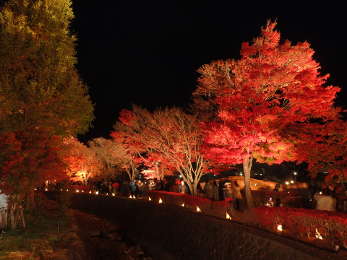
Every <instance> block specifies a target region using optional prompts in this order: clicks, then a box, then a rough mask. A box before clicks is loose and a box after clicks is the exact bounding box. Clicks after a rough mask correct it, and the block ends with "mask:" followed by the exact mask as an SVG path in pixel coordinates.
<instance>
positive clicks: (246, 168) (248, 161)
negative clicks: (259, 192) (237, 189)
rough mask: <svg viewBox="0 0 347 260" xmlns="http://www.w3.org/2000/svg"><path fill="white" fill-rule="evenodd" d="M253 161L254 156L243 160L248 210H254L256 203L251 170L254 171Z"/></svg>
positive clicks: (248, 156)
mask: <svg viewBox="0 0 347 260" xmlns="http://www.w3.org/2000/svg"><path fill="white" fill-rule="evenodd" d="M252 161H253V157H252V155H247V156H246V157H244V158H243V173H244V182H245V195H246V202H247V208H249V209H250V208H254V201H253V196H252V192H251V183H250V179H251V169H252Z"/></svg>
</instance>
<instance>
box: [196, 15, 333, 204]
mask: <svg viewBox="0 0 347 260" xmlns="http://www.w3.org/2000/svg"><path fill="white" fill-rule="evenodd" d="M275 26H276V23H274V22H268V23H267V25H266V26H265V27H263V28H262V29H261V35H260V36H259V37H257V38H255V39H254V40H253V41H252V42H251V43H247V42H246V43H243V44H242V47H241V58H240V59H239V60H225V61H215V62H212V63H211V64H207V65H204V66H202V68H201V69H200V70H199V72H200V73H201V76H200V78H199V82H198V88H197V90H196V91H195V93H194V95H195V96H196V97H199V98H201V97H203V98H204V99H206V100H209V102H210V103H212V104H214V105H215V106H216V108H217V110H216V114H215V116H216V119H215V120H211V121H209V122H206V123H205V124H204V126H203V127H204V132H205V142H206V145H205V152H206V156H207V157H208V158H210V159H212V160H214V161H216V162H221V163H225V164H238V163H242V164H243V169H244V177H245V191H246V199H247V203H248V206H249V207H252V206H253V200H252V195H251V192H250V182H249V179H250V172H251V167H252V162H253V159H256V160H257V161H259V162H266V163H269V164H271V163H281V162H282V161H285V160H296V159H297V153H296V150H295V147H294V145H295V140H293V138H285V136H286V129H287V128H288V126H292V125H307V124H310V123H312V122H313V121H314V120H319V121H320V123H324V122H326V121H328V120H331V119H332V117H334V116H336V111H334V112H332V104H333V100H334V98H335V95H336V93H337V92H338V91H339V88H337V87H333V86H324V84H325V83H326V80H327V78H328V75H323V76H322V75H320V72H319V69H320V65H319V63H318V62H316V61H315V60H314V59H313V54H314V51H313V50H312V49H311V48H310V45H309V43H307V42H302V43H297V44H296V45H293V44H292V43H291V42H290V41H288V40H287V41H285V42H283V43H281V42H280V33H279V32H278V31H276V30H275ZM307 129H309V128H307Z"/></svg>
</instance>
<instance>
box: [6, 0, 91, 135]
mask: <svg viewBox="0 0 347 260" xmlns="http://www.w3.org/2000/svg"><path fill="white" fill-rule="evenodd" d="M72 18H73V12H72V9H71V1H70V0H34V1H32V0H20V1H17V0H9V1H8V2H7V3H6V4H5V6H4V7H3V8H2V10H1V12H0V101H1V102H0V112H1V117H0V131H5V130H6V131H18V130H19V131H22V130H26V131H32V130H34V129H39V128H41V127H44V128H45V130H47V129H50V131H51V132H53V133H54V134H64V135H75V134H77V133H82V132H84V131H86V130H87V129H88V128H89V124H90V121H91V119H92V112H93V106H92V104H91V102H90V99H89V96H88V94H87V89H86V87H85V86H84V84H83V83H82V82H81V80H80V79H79V76H78V74H77V71H76V68H75V64H76V57H75V54H76V53H75V40H76V38H75V36H73V35H71V34H70V32H69V26H70V22H71V19H72ZM29 129H30V130H29Z"/></svg>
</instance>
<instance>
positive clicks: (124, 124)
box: [115, 107, 207, 195]
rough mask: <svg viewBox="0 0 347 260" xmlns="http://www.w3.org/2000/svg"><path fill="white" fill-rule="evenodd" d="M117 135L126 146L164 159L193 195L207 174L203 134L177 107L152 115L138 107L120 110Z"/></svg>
mask: <svg viewBox="0 0 347 260" xmlns="http://www.w3.org/2000/svg"><path fill="white" fill-rule="evenodd" d="M115 129H116V132H118V131H120V130H121V131H120V132H122V133H123V136H124V138H125V139H126V140H127V143H128V144H129V145H130V146H131V147H134V149H135V150H136V149H137V150H140V151H141V150H142V151H145V152H147V153H148V154H149V155H156V156H159V155H160V158H161V159H165V161H166V164H167V165H170V166H171V167H173V168H174V169H175V170H176V171H177V172H179V173H180V174H181V175H182V177H183V180H184V181H185V182H186V183H187V185H188V186H189V189H190V191H191V193H192V194H194V195H195V194H196V193H197V185H198V183H199V181H200V179H201V177H202V176H203V175H204V174H205V173H206V167H207V162H206V161H205V159H204V157H203V156H202V154H201V145H202V134H201V131H200V126H199V121H198V119H197V118H196V117H195V116H193V115H190V114H187V113H184V112H183V111H182V110H180V109H178V108H171V109H169V108H167V109H163V110H157V111H155V112H153V113H150V112H149V111H147V110H145V109H141V108H139V107H134V108H133V110H132V111H129V110H123V111H122V112H121V115H120V118H119V122H118V123H117V124H116V126H115Z"/></svg>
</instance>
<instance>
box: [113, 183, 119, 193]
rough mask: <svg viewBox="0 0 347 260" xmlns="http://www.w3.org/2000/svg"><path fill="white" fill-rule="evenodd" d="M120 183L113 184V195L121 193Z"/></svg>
mask: <svg viewBox="0 0 347 260" xmlns="http://www.w3.org/2000/svg"><path fill="white" fill-rule="evenodd" d="M119 186H120V185H119V182H117V181H116V182H114V183H112V193H114V194H115V195H118V192H119Z"/></svg>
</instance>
